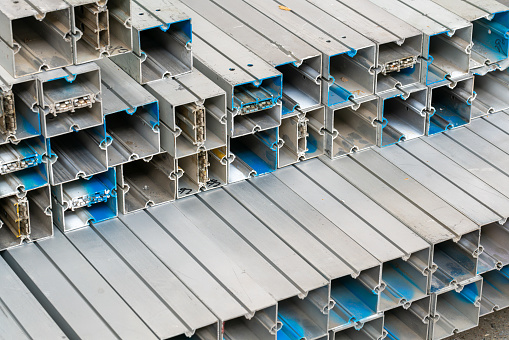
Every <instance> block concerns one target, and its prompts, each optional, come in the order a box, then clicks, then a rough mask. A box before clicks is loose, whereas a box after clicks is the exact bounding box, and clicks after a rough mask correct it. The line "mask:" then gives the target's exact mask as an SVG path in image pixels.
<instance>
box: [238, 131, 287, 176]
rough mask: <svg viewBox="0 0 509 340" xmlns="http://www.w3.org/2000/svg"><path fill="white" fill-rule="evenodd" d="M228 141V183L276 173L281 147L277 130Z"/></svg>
mask: <svg viewBox="0 0 509 340" xmlns="http://www.w3.org/2000/svg"><path fill="white" fill-rule="evenodd" d="M228 140H229V142H228V143H229V144H228V150H229V152H230V154H229V156H228V159H229V169H228V182H229V183H232V182H238V181H241V180H243V179H247V178H250V177H254V176H260V175H263V174H266V173H269V172H273V171H276V169H277V165H278V155H279V149H280V147H281V142H280V140H279V135H278V128H274V129H270V130H264V131H260V132H256V133H253V134H248V135H245V136H242V137H236V138H231V137H229V138H228Z"/></svg>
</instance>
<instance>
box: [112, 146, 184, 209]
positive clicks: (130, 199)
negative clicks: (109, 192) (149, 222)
mask: <svg viewBox="0 0 509 340" xmlns="http://www.w3.org/2000/svg"><path fill="white" fill-rule="evenodd" d="M175 178H176V175H175V160H174V159H173V157H171V156H170V155H169V154H168V153H161V154H158V155H155V156H154V157H152V158H151V159H147V160H144V159H140V160H137V161H134V162H130V163H126V164H123V165H121V166H120V167H118V168H117V185H118V187H119V195H120V196H119V197H118V199H119V208H120V210H121V212H122V213H124V214H126V213H130V212H133V211H136V210H141V209H144V208H148V207H150V206H153V205H156V204H161V203H165V202H169V201H173V200H174V199H175V195H176V183H175Z"/></svg>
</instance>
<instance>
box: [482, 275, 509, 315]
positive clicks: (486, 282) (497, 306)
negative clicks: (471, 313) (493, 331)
mask: <svg viewBox="0 0 509 340" xmlns="http://www.w3.org/2000/svg"><path fill="white" fill-rule="evenodd" d="M482 278H483V286H482V298H481V316H484V315H487V314H490V313H492V312H496V311H499V310H501V309H504V308H507V307H509V266H505V267H504V268H502V269H500V270H492V271H490V272H487V273H485V274H483V275H482Z"/></svg>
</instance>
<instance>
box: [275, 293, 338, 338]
mask: <svg viewBox="0 0 509 340" xmlns="http://www.w3.org/2000/svg"><path fill="white" fill-rule="evenodd" d="M333 305H334V302H333V301H332V300H330V297H329V287H328V286H327V287H321V288H318V289H314V290H312V291H310V292H308V293H307V295H306V296H303V297H302V296H295V297H292V298H289V299H286V300H283V301H279V302H278V306H277V308H278V309H277V313H278V322H280V323H281V328H280V329H279V331H278V332H277V338H278V339H289V340H301V339H307V340H322V339H327V332H328V319H329V309H330V308H331V307H332V306H333Z"/></svg>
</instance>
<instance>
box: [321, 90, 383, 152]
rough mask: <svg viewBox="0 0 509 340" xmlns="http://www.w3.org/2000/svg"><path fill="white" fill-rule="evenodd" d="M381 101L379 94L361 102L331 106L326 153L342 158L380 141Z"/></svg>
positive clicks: (327, 124)
mask: <svg viewBox="0 0 509 340" xmlns="http://www.w3.org/2000/svg"><path fill="white" fill-rule="evenodd" d="M378 105H380V101H379V100H378V99H377V97H375V96H371V97H367V98H365V101H364V100H359V101H358V102H357V104H351V105H346V106H341V105H338V106H335V107H328V108H327V111H328V112H327V115H326V119H325V120H326V129H327V132H326V134H327V135H326V147H325V154H326V155H327V156H329V157H330V158H338V157H341V156H344V155H347V154H350V153H353V152H356V151H361V150H364V149H367V148H370V147H372V146H375V145H376V144H377V136H378V133H377V125H379V121H378V112H379V109H378Z"/></svg>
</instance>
